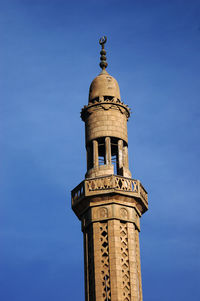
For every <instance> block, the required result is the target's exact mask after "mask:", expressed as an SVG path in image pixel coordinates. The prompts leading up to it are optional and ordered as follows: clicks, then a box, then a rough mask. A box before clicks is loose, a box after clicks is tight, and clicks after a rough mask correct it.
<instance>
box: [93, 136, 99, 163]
mask: <svg viewBox="0 0 200 301" xmlns="http://www.w3.org/2000/svg"><path fill="white" fill-rule="evenodd" d="M98 166H99V151H98V142H97V141H96V140H93V167H98Z"/></svg>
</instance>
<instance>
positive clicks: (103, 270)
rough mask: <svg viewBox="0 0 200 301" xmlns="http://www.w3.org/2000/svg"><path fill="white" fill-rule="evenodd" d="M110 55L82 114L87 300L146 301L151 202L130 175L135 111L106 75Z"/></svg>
mask: <svg viewBox="0 0 200 301" xmlns="http://www.w3.org/2000/svg"><path fill="white" fill-rule="evenodd" d="M105 41H106V39H105V38H104V39H102V40H101V43H105ZM105 54H106V52H105V50H104V47H102V51H101V63H100V66H101V67H102V69H103V70H102V72H101V73H100V74H99V75H98V76H97V77H96V78H95V79H94V80H93V82H92V84H91V86H90V92H89V102H88V105H87V106H84V108H83V109H82V112H81V118H82V120H83V121H84V122H85V141H86V142H85V146H86V152H87V172H86V174H85V179H84V180H83V181H82V182H81V183H80V184H79V185H78V186H77V187H75V188H74V189H73V190H72V193H71V194H72V209H73V210H74V212H75V214H76V215H77V217H78V218H79V219H80V221H81V224H82V232H83V235H84V264H85V300H86V301H142V281H141V266H140V248H139V232H140V217H141V215H142V214H143V213H144V212H145V211H147V210H148V197H147V192H146V190H145V189H144V187H143V186H142V184H141V183H140V181H139V180H134V179H132V176H131V172H130V170H129V162H128V134H127V121H128V118H129V116H130V110H129V108H128V106H127V105H125V104H124V103H123V102H122V101H121V98H120V91H119V86H118V83H117V81H116V80H115V79H114V78H113V77H112V76H110V75H109V74H108V73H107V71H106V70H105V68H106V67H107V62H106V56H105Z"/></svg>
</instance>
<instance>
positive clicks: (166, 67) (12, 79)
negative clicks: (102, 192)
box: [0, 0, 200, 301]
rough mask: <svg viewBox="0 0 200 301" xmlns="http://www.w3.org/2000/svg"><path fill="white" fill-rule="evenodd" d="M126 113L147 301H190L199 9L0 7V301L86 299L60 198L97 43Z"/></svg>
mask: <svg viewBox="0 0 200 301" xmlns="http://www.w3.org/2000/svg"><path fill="white" fill-rule="evenodd" d="M103 34H106V35H107V36H108V42H107V44H106V50H107V58H108V64H109V66H108V72H109V73H110V74H111V75H113V76H114V77H115V78H116V79H117V80H118V82H119V85H120V89H121V96H122V99H123V101H124V102H125V103H127V104H128V105H129V106H130V107H131V109H132V112H133V114H132V115H131V118H130V120H129V122H128V133H129V158H130V169H131V171H132V174H133V177H134V178H137V179H140V180H141V181H142V183H143V184H144V186H145V188H146V189H147V190H148V192H149V211H148V212H147V213H146V214H145V215H144V216H143V217H142V220H141V229H142V231H141V234H140V244H141V258H142V260H141V261H142V277H143V293H144V301H161V300H162V301H169V300H181V301H188V300H193V301H199V300H200V290H199V275H200V248H199V244H200V235H199V230H200V225H199V214H200V201H199V187H200V181H199V180H200V177H199V163H200V159H199V157H200V147H199V146H200V143H199V131H200V118H199V117H200V116H199V115H200V100H199V89H200V1H196V0H191V1H189V0H188V1H183V0H182V1H178V0H174V1H165V0H160V1H156V0H155V1H153V0H148V1H147V0H146V1H145V0H143V1H127V0H124V1H122V0H120V1H117V0H116V1H114V0H113V1H112V0H106V1H104V0H101V1H95V0H93V1H92V0H91V1H89V0H87V1H67V0H65V1H61V0H54V1H53V0H48V1H47V0H46V1H45V0H40V1H39V0H29V1H28V0H27V1H25V0H21V1H20V0H15V1H14V0H13V1H12V0H7V1H0V43H1V48H0V65H1V68H0V99H1V109H0V110H1V125H0V127H1V172H0V173H1V203H0V241H1V250H0V253H1V254H0V271H1V272H0V287H1V288H0V300H2V301H35V300H37V301H55V300H56V301H64V300H69V301H72V300H84V278H83V243H82V233H81V226H80V222H79V221H78V219H77V218H76V216H75V215H74V214H73V212H72V210H71V208H70V206H71V205H70V191H71V189H72V188H74V187H75V186H76V185H77V184H78V183H79V182H80V181H81V180H82V179H83V178H84V174H85V171H86V159H85V158H86V155H85V149H84V124H83V122H82V121H81V119H80V110H81V108H82V107H83V105H85V104H87V100H88V90H89V85H90V83H91V81H92V79H93V78H94V77H95V76H96V75H97V74H98V73H99V71H100V68H99V66H98V64H99V44H98V39H99V37H100V36H101V35H103Z"/></svg>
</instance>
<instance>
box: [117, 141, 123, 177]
mask: <svg viewBox="0 0 200 301" xmlns="http://www.w3.org/2000/svg"><path fill="white" fill-rule="evenodd" d="M122 167H123V140H121V139H120V140H118V169H119V171H118V172H119V174H121V173H120V172H121V169H122Z"/></svg>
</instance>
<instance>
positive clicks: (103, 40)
mask: <svg viewBox="0 0 200 301" xmlns="http://www.w3.org/2000/svg"><path fill="white" fill-rule="evenodd" d="M106 41H107V37H106V36H103V37H102V38H100V39H99V44H100V45H101V51H100V54H101V57H100V60H101V62H100V64H99V66H100V67H101V68H102V70H105V69H106V67H107V66H108V63H107V62H106V51H105V49H104V44H105V43H106Z"/></svg>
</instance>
